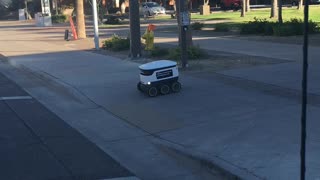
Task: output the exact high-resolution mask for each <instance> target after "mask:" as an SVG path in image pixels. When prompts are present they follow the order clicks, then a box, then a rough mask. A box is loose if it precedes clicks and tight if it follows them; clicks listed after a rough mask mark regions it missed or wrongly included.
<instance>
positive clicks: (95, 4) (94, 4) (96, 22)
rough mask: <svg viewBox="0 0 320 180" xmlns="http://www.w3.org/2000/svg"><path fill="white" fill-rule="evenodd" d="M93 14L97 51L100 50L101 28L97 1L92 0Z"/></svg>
mask: <svg viewBox="0 0 320 180" xmlns="http://www.w3.org/2000/svg"><path fill="white" fill-rule="evenodd" d="M92 10H93V11H92V13H93V25H94V45H95V48H96V50H99V28H98V11H97V1H96V0H92Z"/></svg>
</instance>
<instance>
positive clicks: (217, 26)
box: [214, 24, 230, 32]
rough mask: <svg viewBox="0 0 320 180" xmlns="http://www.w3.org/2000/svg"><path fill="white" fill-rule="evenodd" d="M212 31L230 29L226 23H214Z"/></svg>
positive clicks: (226, 30)
mask: <svg viewBox="0 0 320 180" xmlns="http://www.w3.org/2000/svg"><path fill="white" fill-rule="evenodd" d="M214 31H216V32H229V31H230V29H229V26H228V25H226V24H216V25H215V28H214Z"/></svg>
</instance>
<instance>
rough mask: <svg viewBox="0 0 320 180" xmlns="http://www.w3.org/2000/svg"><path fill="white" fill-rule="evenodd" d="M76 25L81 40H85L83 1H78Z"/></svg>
mask: <svg viewBox="0 0 320 180" xmlns="http://www.w3.org/2000/svg"><path fill="white" fill-rule="evenodd" d="M76 10H77V12H76V15H77V17H76V23H77V34H78V38H79V39H84V38H86V37H87V35H86V25H85V20H84V10H83V0H76Z"/></svg>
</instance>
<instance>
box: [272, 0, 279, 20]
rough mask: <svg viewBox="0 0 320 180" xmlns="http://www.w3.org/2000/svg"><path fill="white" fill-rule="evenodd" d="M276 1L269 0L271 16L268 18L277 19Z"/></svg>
mask: <svg viewBox="0 0 320 180" xmlns="http://www.w3.org/2000/svg"><path fill="white" fill-rule="evenodd" d="M277 8H278V0H271V15H270V18H277V17H278V11H277Z"/></svg>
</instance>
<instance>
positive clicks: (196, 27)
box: [191, 22, 204, 30]
mask: <svg viewBox="0 0 320 180" xmlns="http://www.w3.org/2000/svg"><path fill="white" fill-rule="evenodd" d="M203 26H204V24H203V23H202V22H194V23H192V24H191V28H192V29H193V30H201V29H202V28H203Z"/></svg>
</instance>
